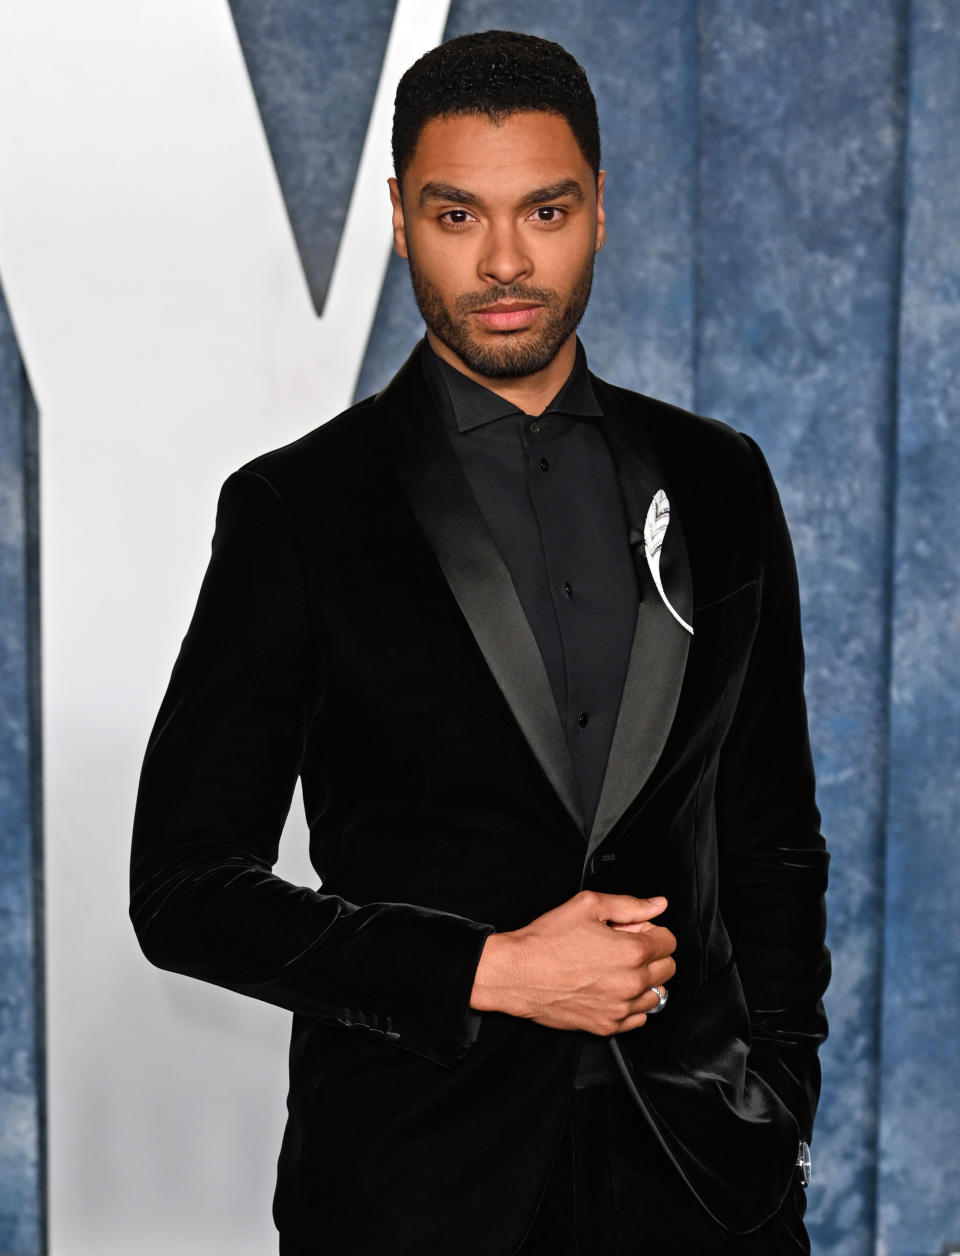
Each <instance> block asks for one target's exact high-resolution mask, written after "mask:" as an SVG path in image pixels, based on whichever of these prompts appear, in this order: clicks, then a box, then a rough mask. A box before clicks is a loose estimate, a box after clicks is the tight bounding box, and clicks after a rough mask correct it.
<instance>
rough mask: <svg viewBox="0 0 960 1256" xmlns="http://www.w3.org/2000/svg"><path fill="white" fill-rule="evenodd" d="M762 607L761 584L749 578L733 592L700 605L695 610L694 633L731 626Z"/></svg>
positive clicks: (715, 630)
mask: <svg viewBox="0 0 960 1256" xmlns="http://www.w3.org/2000/svg"><path fill="white" fill-rule="evenodd" d="M759 609H760V586H759V584H758V583H757V581H756V580H749V581H748V582H747V583H746V584H744V585H741V586H740V588H739V589H734V590H733V592H732V593H728V594H726V595H725V596H724V597H722V598H718V599H717V601H715V602H708V603H707V604H706V605H705V606H698V607H695V608H694V611H693V633H694V636H696V635H697V633H710V632H719V631H721V630H722V629H724V628H729V627H730V625H731V624H735V623H737V622H738V620H741V619H746V618H747V616H749V615H755V614H756V613H757V612H758V611H759Z"/></svg>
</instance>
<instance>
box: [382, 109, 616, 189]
mask: <svg viewBox="0 0 960 1256" xmlns="http://www.w3.org/2000/svg"><path fill="white" fill-rule="evenodd" d="M561 178H574V179H577V180H579V181H580V182H581V183H582V185H583V186H584V187H587V186H588V184H592V182H593V172H592V170H591V169H590V166H589V165H588V163H587V161H586V159H585V157H584V156H583V153H582V152H581V151H580V146H579V144H578V143H577V141H576V139H575V138H574V135H573V132H572V131H571V130H570V124H569V123H568V122H567V120H566V118H561V117H560V115H559V114H555V113H546V112H543V111H541V110H536V111H525V112H523V113H512V114H509V115H508V116H507V117H506V118H505V119H504V120H503V121H502V122H494V121H492V120H491V119H490V118H488V117H486V116H483V115H481V116H477V115H474V114H464V115H457V116H454V117H449V118H431V119H430V121H429V122H428V123H427V124H426V125H425V126H424V128H423V130H422V131H421V132H420V137H419V139H418V140H417V147H416V149H415V150H414V154H413V159H412V160H411V162H410V165H409V167H408V169H407V172H406V174H405V176H404V183H405V184H406V185H407V187H408V188H410V190H412V191H413V192H414V194H416V192H418V191H419V189H420V188H421V187H422V186H423V184H424V183H428V182H431V181H434V180H437V181H442V182H447V183H455V184H456V185H457V186H458V187H463V188H467V189H469V190H475V189H476V188H478V187H480V186H483V185H490V184H494V185H496V186H499V187H501V188H502V189H503V190H507V188H513V187H517V188H518V189H519V188H520V187H522V186H525V187H532V186H535V185H537V184H541V183H547V182H553V181H554V180H558V179H561Z"/></svg>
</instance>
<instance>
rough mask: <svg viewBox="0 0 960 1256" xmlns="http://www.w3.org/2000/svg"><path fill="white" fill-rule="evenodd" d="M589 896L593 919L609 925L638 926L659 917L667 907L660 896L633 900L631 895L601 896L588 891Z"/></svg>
mask: <svg viewBox="0 0 960 1256" xmlns="http://www.w3.org/2000/svg"><path fill="white" fill-rule="evenodd" d="M587 893H588V894H590V895H591V899H592V901H591V903H590V911H591V915H593V917H594V919H596V920H602V921H605V922H606V923H607V924H609V925H613V926H614V927H616V926H617V925H630V924H640V923H643V922H645V921H648V920H652V919H653V918H654V917H655V916H659V915H660V913H661V912H662V911H664V910H665V908H666V906H667V900H666V899H665V898H663V896H662V895H658V896H656V897H655V898H634V896H633V895H632V894H602V893H600V892H599V891H597V890H588V891H587Z"/></svg>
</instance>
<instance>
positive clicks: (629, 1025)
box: [616, 1012, 647, 1034]
mask: <svg viewBox="0 0 960 1256" xmlns="http://www.w3.org/2000/svg"><path fill="white" fill-rule="evenodd" d="M646 1023H647V1014H646V1012H631V1014H630V1015H629V1016H625V1017H624V1018H623V1020H622V1021H621V1022H620V1028H619V1029H618V1030H617V1031H616V1032H617V1033H618V1034H628V1033H629V1032H630V1030H631V1029H639V1028H640V1026H641V1025H645V1024H646Z"/></svg>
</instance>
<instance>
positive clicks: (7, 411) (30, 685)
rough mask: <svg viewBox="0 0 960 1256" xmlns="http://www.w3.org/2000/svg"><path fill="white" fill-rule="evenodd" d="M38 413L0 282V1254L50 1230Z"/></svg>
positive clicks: (36, 1245) (23, 1254)
mask: <svg viewBox="0 0 960 1256" xmlns="http://www.w3.org/2000/svg"><path fill="white" fill-rule="evenodd" d="M36 436H37V425H36V412H35V409H34V406H33V399H32V396H31V393H30V388H29V385H28V383H27V379H26V376H25V374H24V371H23V365H22V363H21V360H20V354H19V352H18V350H17V344H16V341H15V339H14V335H13V328H12V327H11V325H10V317H9V314H8V311H7V307H6V303H5V301H4V298H3V292H2V290H0V1252H3V1253H4V1256H8V1254H9V1256H36V1253H37V1252H38V1251H39V1250H40V1248H41V1243H42V1238H43V1203H44V1201H43V1186H44V1183H43V1157H42V1139H43V1120H42V1117H43V1094H44V1090H43V1084H42V1058H41V1051H42V1045H41V1044H42V1034H41V1032H40V1023H41V1015H42V1006H43V1001H42V995H41V991H40V973H41V970H42V965H41V959H40V940H39V939H40V931H39V928H38V924H39V908H40V903H39V899H38V895H39V883H40V871H39V870H40V866H41V862H40V850H39V832H40V824H39V819H40V817H39V799H40V791H39V770H40V764H39V760H40V738H39V672H38V668H39V659H38V657H37V650H38V643H39V622H38V618H37V610H38V600H37V576H38V564H37V544H36V543H37V531H36V499H35V496H34V494H35V489H36V484H37V474H36V471H37V468H36Z"/></svg>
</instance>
